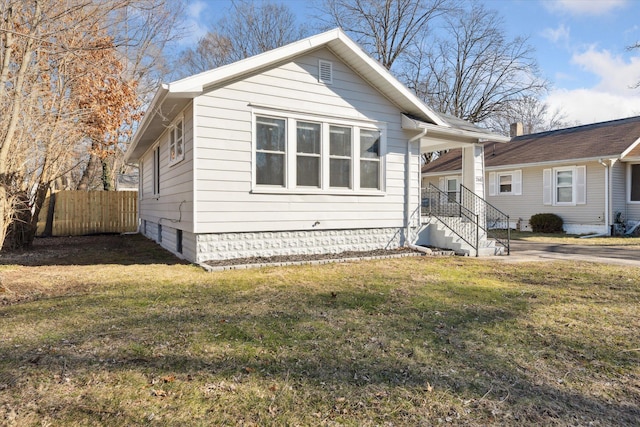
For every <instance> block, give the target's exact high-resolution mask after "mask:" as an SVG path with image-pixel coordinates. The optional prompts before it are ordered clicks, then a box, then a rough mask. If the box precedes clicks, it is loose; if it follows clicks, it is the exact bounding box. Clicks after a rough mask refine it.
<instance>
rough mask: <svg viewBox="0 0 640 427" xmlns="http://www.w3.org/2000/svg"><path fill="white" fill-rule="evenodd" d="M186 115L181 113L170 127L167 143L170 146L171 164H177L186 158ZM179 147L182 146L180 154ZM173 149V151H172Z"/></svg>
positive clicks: (169, 157) (169, 158)
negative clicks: (173, 154) (173, 155)
mask: <svg viewBox="0 0 640 427" xmlns="http://www.w3.org/2000/svg"><path fill="white" fill-rule="evenodd" d="M178 129H180V137H179V138H178ZM184 139H185V138H184V116H183V115H182V114H180V115H179V116H178V117H177V118H176V119H175V120H174V121H173V123H171V125H170V127H169V131H168V134H167V145H168V147H169V156H168V160H169V166H173V165H176V164H178V163H180V162H181V161H183V160H184V146H185V144H184ZM178 147H180V148H181V149H180V154H179V155H178V154H177V153H178ZM172 150H173V151H172ZM173 152H175V153H176V155H175V157H173V158H172V153H173Z"/></svg>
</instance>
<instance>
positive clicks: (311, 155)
mask: <svg viewBox="0 0 640 427" xmlns="http://www.w3.org/2000/svg"><path fill="white" fill-rule="evenodd" d="M300 123H307V124H314V125H319V127H320V147H319V151H320V152H319V153H305V152H301V151H298V124H300ZM295 125H296V187H302V188H322V157H323V155H322V138H323V135H322V134H323V132H322V127H323V126H322V123H321V122H318V121H310V120H296V121H295ZM285 156H286V154H285ZM299 157H309V158H316V159H318V185H317V186H316V185H300V184H299V183H298V170H297V168H298V166H297V162H298V158H299Z"/></svg>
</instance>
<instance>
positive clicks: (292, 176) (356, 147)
mask: <svg viewBox="0 0 640 427" xmlns="http://www.w3.org/2000/svg"><path fill="white" fill-rule="evenodd" d="M257 117H269V118H274V119H280V120H285V121H286V136H285V138H286V151H285V162H284V163H285V170H284V175H285V185H284V186H269V185H264V184H257V181H256V153H257V152H259V150H257V149H256V147H257V141H256V118H257ZM297 122H311V123H320V124H321V132H320V133H321V135H320V136H321V146H320V171H321V172H320V187H318V188H316V187H308V186H298V185H297V183H296V180H297V173H296V172H297V170H296V168H297V166H296V160H297V155H298V153H297V141H296V139H297V133H296V127H297ZM330 126H340V127H350V128H351V138H352V144H351V158H350V160H351V170H350V183H351V186H350V188H346V187H331V186H330V182H329V177H330V171H329V163H330V150H329V135H330V132H329V129H330ZM360 129H366V130H375V131H378V132H380V150H379V152H380V156H379V167H378V173H379V176H378V183H379V188H377V189H376V188H361V186H360V160H361V158H360ZM386 138H387V126H386V123H384V122H376V121H364V120H358V119H349V118H346V119H345V118H335V117H333V116H319V115H314V114H311V113H298V112H292V111H283V110H276V109H271V108H267V107H254V108H252V153H251V154H252V181H251V192H252V193H295V194H357V195H373V196H376V195H377V196H383V195H384V194H385V192H386V182H385V181H386V179H385V178H386V174H385V170H386V153H387V140H386Z"/></svg>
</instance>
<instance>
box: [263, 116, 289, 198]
mask: <svg viewBox="0 0 640 427" xmlns="http://www.w3.org/2000/svg"><path fill="white" fill-rule="evenodd" d="M286 147H287V144H286V121H285V120H284V119H277V118H271V117H260V116H259V117H256V184H260V185H276V186H280V187H284V186H285V161H286V159H285V155H286Z"/></svg>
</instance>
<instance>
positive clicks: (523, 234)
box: [500, 230, 640, 248]
mask: <svg viewBox="0 0 640 427" xmlns="http://www.w3.org/2000/svg"><path fill="white" fill-rule="evenodd" d="M500 234H501V235H502V233H500ZM504 236H506V232H504ZM511 239H512V240H525V241H528V242H541V243H554V244H568V245H584V246H629V247H634V248H640V238H638V237H606V236H605V237H589V238H586V239H585V238H583V236H579V235H576V234H551V233H531V232H527V231H514V230H512V231H511Z"/></svg>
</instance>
